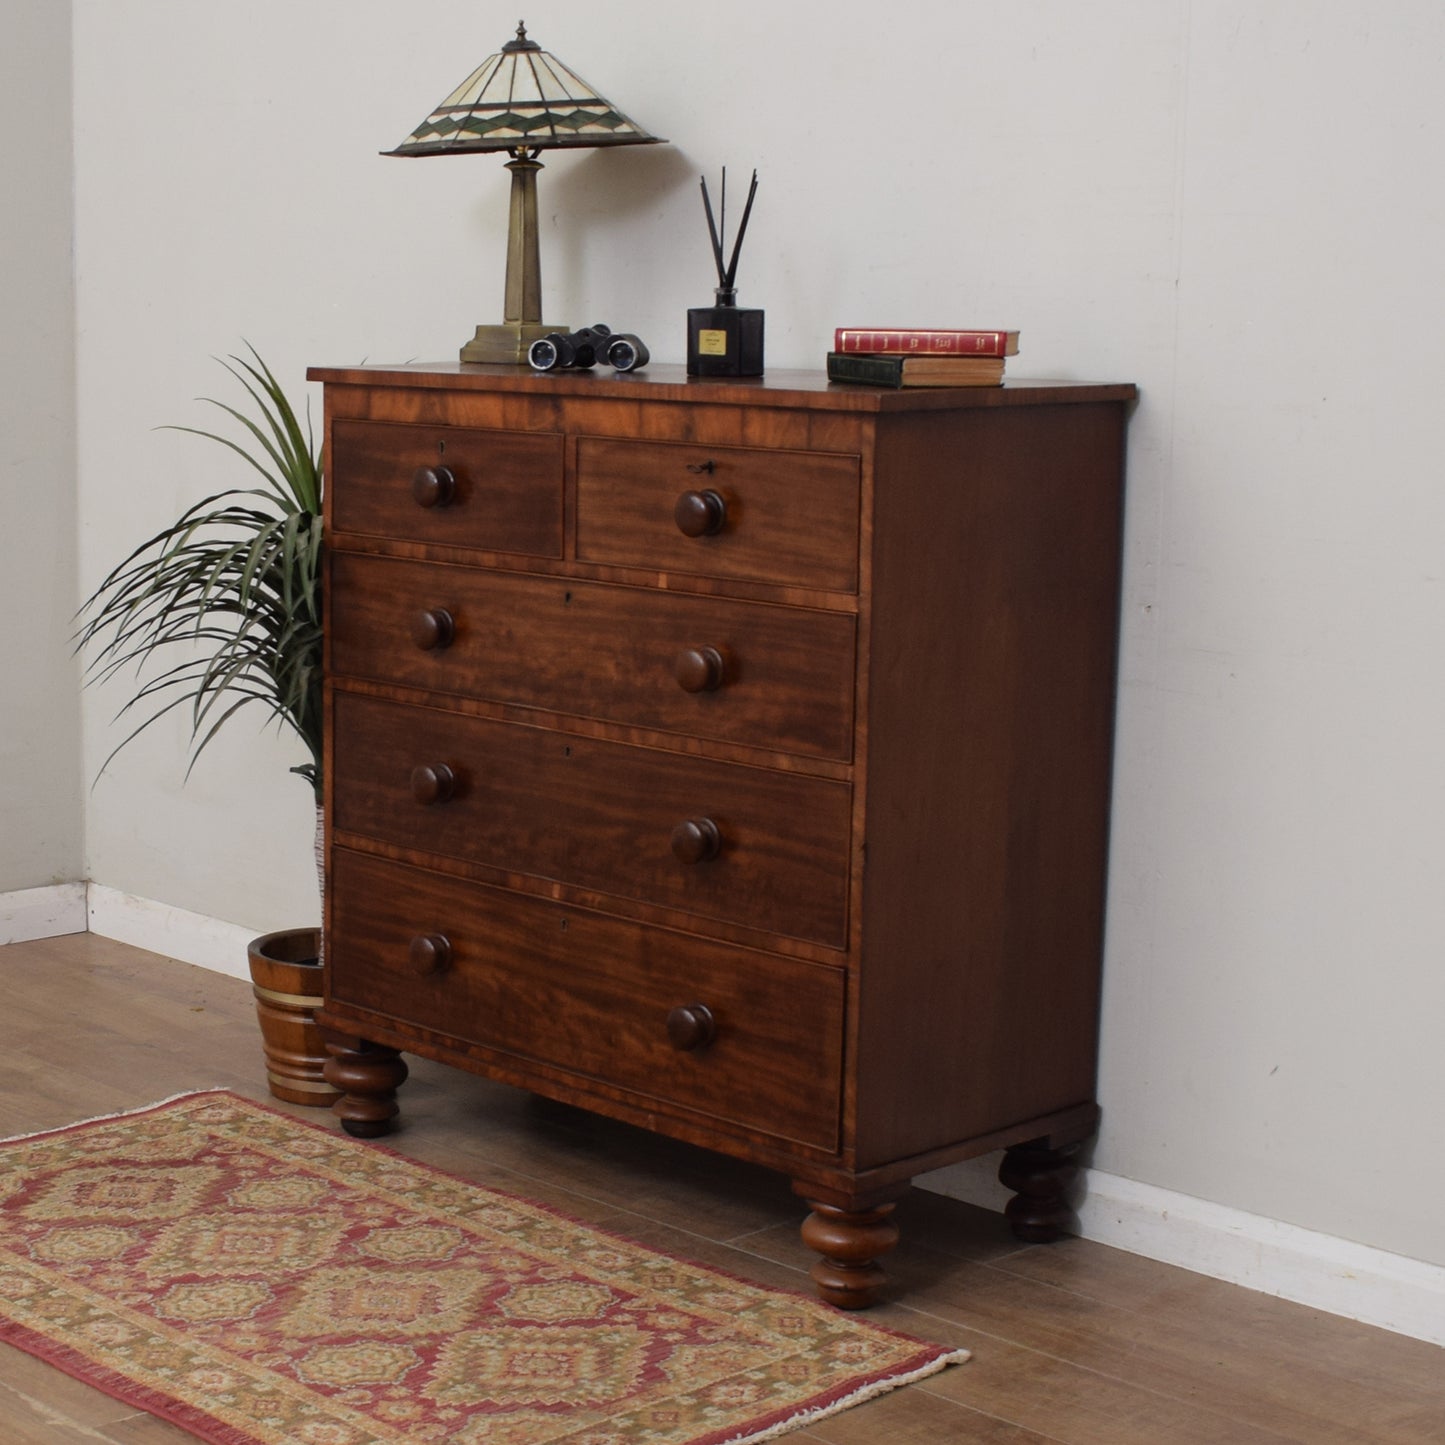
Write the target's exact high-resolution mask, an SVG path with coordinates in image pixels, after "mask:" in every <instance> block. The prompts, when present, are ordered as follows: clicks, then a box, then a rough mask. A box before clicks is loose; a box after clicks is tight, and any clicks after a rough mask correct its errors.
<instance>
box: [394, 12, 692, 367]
mask: <svg viewBox="0 0 1445 1445" xmlns="http://www.w3.org/2000/svg"><path fill="white" fill-rule="evenodd" d="M663 143H664V142H663V141H662V138H661V137H660V136H655V135H649V134H648V133H647V132H646V131H645V130H643V129H642V127H641V126H639V125H638V124H637V123H636V122H635V121H632V120H629V119H628V118H627V116H625V115H623V114H622V112H621V111H620V110H618V109H617V107H616V106H615V105H613V104H612V102H611V101H610V100H606V99H604V98H603V97H602V96H600V95H598V94H597V92H596V91H595V90H593V89H592V87H591V86H590V85H588V84H587V82H586V81H585V80H583V79H582V78H581V77H580V76H579V75H577V74H576V72H575V71H572V70H569V69H568V68H567V67H566V66H565V65H563V64H562V62H561V61H560V60H558V59H557V58H556V56H554V55H549V54H548V53H547V52H546V51H545V50H543V49H542V47H541V46H540V45H538V44H537V42H536V41H535V40H531V39H529V38H528V36H527V27H526V25H525V24H524V23H518V25H517V35H516V38H515V39H513V40H509V41H508V42H507V43H506V44H505V45H504V46H503V47H502V49H501V52H500V53H499V54H497V55H490V56H488V57H487V59H486V60H484V61H483V62H482V63H481V65H480V66H478V67H477V69H476V70H475V71H473V72H472V74H471V75H469V76H468V77H467V78H466V79H465V80H464V81H463V82H462V83H461V84H460V85H459V86H458V87H457V88H456V89H455V90H454V91H452V93H451V94H450V95H449V96H447V98H446V99H445V100H444V101H442V103H441V104H440V105H439V106H437V108H436V109H435V110H434V111H432V113H431V114H430V115H429V116H427V118H426V119H425V120H424V121H423V122H422V123H421V124H420V125H419V126H417V128H416V129H415V130H414V131H413V132H412V133H411V134H410V135H409V136H408V137H407V138H406V139H405V140H404V141H403V142H402V143H401V144H400V145H399V146H397V148H396V149H395V150H392V151H385V152H383V154H385V155H392V156H450V155H467V154H470V153H471V152H473V151H506V152H507V153H508V154H509V155H510V156H511V157H512V159H511V160H510V161H508V162H507V169H508V170H509V171H511V173H512V205H511V219H510V221H509V223H508V229H507V289H506V303H505V306H504V309H503V320H502V324H501V325H500V326H478V327H477V328H476V335H475V336H473V337H472V339H471V340H470V341H468V342H467V343H466V345H465V346H463V347H462V349H461V359H462V360H463V361H492V362H503V363H508V362H510V363H512V364H518V365H525V364H526V361H527V351H528V348H529V347H530V346H531V344H532V343H533V342H534V341H536V340H538V339H539V338H541V337H543V336H546V335H547V334H548V333H549V332H552V331H569V330H571V328H570V327H568V326H563V325H560V324H556V323H544V322H543V320H542V268H541V261H540V258H539V252H538V245H537V172H538V171H540V170H541V169H542V163H541V161H539V160H538V159H537V155H538V153H539V152H540V151H544V150H581V149H585V148H589V147H593V146H623V145H658V144H663Z"/></svg>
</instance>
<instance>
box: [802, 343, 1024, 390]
mask: <svg viewBox="0 0 1445 1445" xmlns="http://www.w3.org/2000/svg"><path fill="white" fill-rule="evenodd" d="M1003 369H1004V360H1003V357H1001V356H858V355H849V354H847V353H845V352H841V351H830V352H829V353H828V380H829V381H861V382H863V383H865V384H866V385H868V386H999V385H1001V384H1002V382H1003Z"/></svg>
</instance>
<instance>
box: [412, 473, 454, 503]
mask: <svg viewBox="0 0 1445 1445" xmlns="http://www.w3.org/2000/svg"><path fill="white" fill-rule="evenodd" d="M411 495H412V497H413V499H414V500H415V502H416V504H417V506H418V507H449V506H450V505H451V504H452V502H453V501H454V500H455V498H456V495H457V479H456V476H455V474H454V473H453V472H452V469H451V468H450V467H418V468H417V469H416V471H415V472H414V473H413V474H412V479H411Z"/></svg>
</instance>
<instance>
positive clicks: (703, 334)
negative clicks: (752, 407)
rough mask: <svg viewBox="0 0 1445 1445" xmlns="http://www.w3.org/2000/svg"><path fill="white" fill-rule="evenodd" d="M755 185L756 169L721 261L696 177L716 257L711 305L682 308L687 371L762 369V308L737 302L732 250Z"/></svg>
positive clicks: (738, 245) (738, 244) (716, 231)
mask: <svg viewBox="0 0 1445 1445" xmlns="http://www.w3.org/2000/svg"><path fill="white" fill-rule="evenodd" d="M727 185H728V173H727V168H726V167H724V168H723V183H722V200H721V203H720V209H721V211H722V223H723V225H724V226H725V225H726V224H727ZM757 190H758V173H757V172H756V171H754V172H753V183H752V185H751V187H749V189H748V201H747V205H746V206H744V208H743V219H742V222H741V224H740V225H739V226H738V234H737V239H736V240H735V241H734V242H733V254H732V259H731V260H730V261H729V262H727V263H726V264H724V262H723V242H722V228H721V227H720V226H719V225H718V224H717V223H716V222H715V221H714V220H713V213H712V199H711V198H710V197H709V195H708V193H707V178H706V177H704V178H703V182H702V204H703V209H704V211H706V213H707V229H708V235H709V236H710V238H711V240H712V251H713V258H714V259H715V260H716V262H717V279H718V284H717V290H716V292H715V295H716V298H717V299H716V304H715V305H712V306H698V307H694V308H692V309H691V310H689V311H688V313H687V374H688V375H689V376H761V375H762V374H763V313H762V312H761V311H760V310H758V309H757V308H756V307H746V306H739V305H738V293H737V287H736V285H735V284H734V283H735V281H736V279H737V272H738V255H739V253H740V252H741V251H742V246H743V233H744V232H745V231H746V230H747V228H748V217H749V216H750V215H751V214H752V210H753V197H754V196H755V195H756V194H757Z"/></svg>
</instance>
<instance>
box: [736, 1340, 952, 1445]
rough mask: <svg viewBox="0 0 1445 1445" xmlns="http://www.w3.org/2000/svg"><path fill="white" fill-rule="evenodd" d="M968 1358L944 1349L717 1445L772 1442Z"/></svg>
mask: <svg viewBox="0 0 1445 1445" xmlns="http://www.w3.org/2000/svg"><path fill="white" fill-rule="evenodd" d="M972 1358H973V1355H972V1352H971V1351H969V1350H962V1349H960V1350H948V1351H947V1352H945V1353H944V1354H941V1355H938V1356H936V1357H935V1358H934V1359H932V1360H930V1361H929V1362H928V1363H927V1364H926V1365H921V1366H919V1368H918V1369H916V1370H908V1371H905V1372H904V1373H903V1374H901V1375H890V1376H889V1377H888V1378H887V1379H886V1380H873V1381H870V1382H869V1383H868V1384H866V1385H864V1386H862V1387H861V1388H860V1389H857V1390H854V1391H853V1392H852V1393H851V1394H849V1395H844V1396H842V1397H841V1398H840V1399H837V1400H830V1401H829V1402H828V1403H827V1404H826V1405H818V1406H815V1407H814V1408H813V1409H811V1410H799V1411H798V1412H797V1413H796V1414H793V1415H789V1416H788V1418H787V1419H786V1420H779V1421H778V1422H777V1423H776V1424H774V1425H769V1426H767V1427H766V1428H765V1429H762V1430H756V1431H753V1432H752V1433H751V1434H748V1435H730V1436H729V1437H728V1438H727V1439H726V1440H724V1441H722V1442H721V1445H758V1442H759V1441H762V1440H776V1439H777V1438H778V1436H779V1435H786V1434H788V1433H789V1432H790V1431H793V1430H801V1429H802V1428H803V1427H804V1426H805V1425H816V1424H817V1423H818V1422H819V1421H820V1420H826V1419H828V1417H829V1416H830V1415H838V1414H841V1413H842V1412H843V1411H844V1410H851V1409H852V1408H853V1406H854V1405H861V1404H862V1403H863V1402H864V1401H865V1400H875V1399H877V1398H878V1396H879V1395H886V1394H888V1392H889V1391H890V1390H897V1389H901V1388H902V1387H903V1386H904V1385H911V1384H913V1383H914V1382H915V1381H918V1380H924V1379H927V1378H928V1376H929V1375H936V1374H937V1373H938V1372H939V1371H940V1370H942V1369H944V1368H945V1367H946V1366H948V1365H962V1364H964V1363H965V1362H966V1361H968V1360H970V1359H972Z"/></svg>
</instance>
